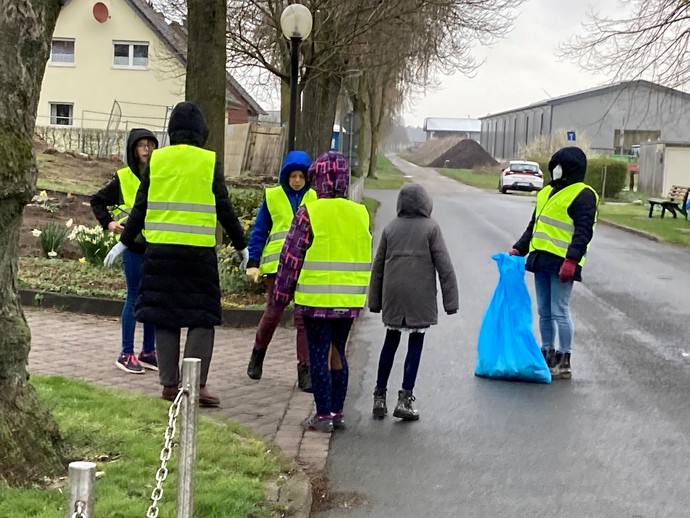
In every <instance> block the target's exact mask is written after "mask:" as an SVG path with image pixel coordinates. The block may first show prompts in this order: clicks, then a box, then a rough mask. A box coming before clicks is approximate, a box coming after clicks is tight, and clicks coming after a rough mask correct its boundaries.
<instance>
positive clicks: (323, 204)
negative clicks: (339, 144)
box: [273, 151, 372, 433]
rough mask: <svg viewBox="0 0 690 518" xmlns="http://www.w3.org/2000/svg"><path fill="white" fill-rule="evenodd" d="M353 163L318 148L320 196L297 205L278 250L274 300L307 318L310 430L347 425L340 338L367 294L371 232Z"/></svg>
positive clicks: (314, 180)
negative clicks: (354, 191)
mask: <svg viewBox="0 0 690 518" xmlns="http://www.w3.org/2000/svg"><path fill="white" fill-rule="evenodd" d="M349 176H350V166H349V164H348V162H347V159H346V158H345V157H344V156H343V155H342V154H340V153H337V152H334V151H329V152H327V153H324V154H322V155H321V156H319V158H317V159H316V161H315V162H314V163H313V164H312V165H311V166H310V167H309V183H310V185H311V187H312V188H313V189H314V190H315V191H316V194H317V196H318V199H317V200H315V201H311V202H309V203H307V204H305V205H304V206H303V207H300V208H299V209H298V210H297V213H296V214H295V218H294V219H293V221H292V225H291V226H290V230H289V231H288V235H287V237H286V238H285V244H284V245H283V250H282V252H281V254H280V263H279V266H278V276H277V278H276V282H275V287H274V290H273V303H274V304H276V305H279V306H285V305H287V304H288V303H289V302H290V300H291V299H292V298H293V295H294V299H295V311H296V312H299V313H300V314H301V315H302V317H303V319H304V327H305V329H306V332H307V342H308V344H309V362H310V370H311V382H312V390H313V393H314V401H315V402H316V414H315V415H313V416H309V417H307V418H306V419H305V420H304V421H303V422H302V427H303V428H305V429H307V430H317V431H320V432H327V433H329V432H332V431H333V429H334V428H338V429H341V428H345V420H344V418H343V407H344V405H345V396H346V394H347V383H348V364H347V358H346V357H345V344H346V343H347V337H348V335H349V333H350V328H351V327H352V322H353V321H354V319H355V318H356V317H357V316H358V315H359V312H360V311H361V309H362V308H363V307H364V305H365V303H366V299H367V291H368V288H369V280H370V277H371V259H372V250H371V233H370V232H369V214H368V212H367V209H366V207H364V205H362V204H359V203H354V202H352V201H350V200H348V199H347V190H348V185H349Z"/></svg>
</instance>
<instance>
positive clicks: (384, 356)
mask: <svg viewBox="0 0 690 518" xmlns="http://www.w3.org/2000/svg"><path fill="white" fill-rule="evenodd" d="M400 334H401V333H400V331H393V330H392V329H389V330H388V331H386V339H385V340H384V342H383V349H381V357H380V358H379V372H378V378H377V380H376V388H377V389H386V388H387V385H388V378H389V377H390V375H391V369H393V361H394V360H395V353H396V351H397V350H398V345H399V344H400ZM423 345H424V333H410V339H409V340H408V342H407V356H405V372H404V374H403V384H402V388H403V390H412V389H413V388H414V383H415V381H416V380H417V371H418V370H419V361H420V359H421V357H422V346H423Z"/></svg>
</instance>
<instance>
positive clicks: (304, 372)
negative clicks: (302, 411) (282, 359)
mask: <svg viewBox="0 0 690 518" xmlns="http://www.w3.org/2000/svg"><path fill="white" fill-rule="evenodd" d="M297 386H298V387H299V388H300V389H301V390H302V391H304V392H309V393H311V392H314V390H313V389H312V387H311V372H310V371H309V365H306V364H304V363H298V364H297Z"/></svg>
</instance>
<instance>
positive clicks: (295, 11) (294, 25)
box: [280, 4, 312, 151]
mask: <svg viewBox="0 0 690 518" xmlns="http://www.w3.org/2000/svg"><path fill="white" fill-rule="evenodd" d="M311 27H312V16H311V12H310V11H309V9H308V8H307V7H306V6H304V5H302V4H290V5H288V6H287V7H286V8H285V10H283V14H281V15H280V28H281V29H282V31H283V36H285V37H286V38H287V39H289V40H290V115H289V121H288V151H292V150H294V149H295V128H296V126H297V88H298V87H297V82H298V81H297V80H298V76H299V46H300V44H301V43H302V40H305V39H307V38H308V37H309V34H310V33H311Z"/></svg>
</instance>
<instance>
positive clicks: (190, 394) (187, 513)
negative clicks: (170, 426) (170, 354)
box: [175, 358, 201, 518]
mask: <svg viewBox="0 0 690 518" xmlns="http://www.w3.org/2000/svg"><path fill="white" fill-rule="evenodd" d="M200 377H201V360H200V359H199V358H185V359H184V361H183V362H182V390H186V391H187V396H186V397H183V398H182V401H181V402H180V403H181V404H180V459H179V471H178V474H177V514H176V515H175V516H176V517H177V518H192V514H193V512H194V469H195V465H196V425H197V414H198V409H199V379H200Z"/></svg>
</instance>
